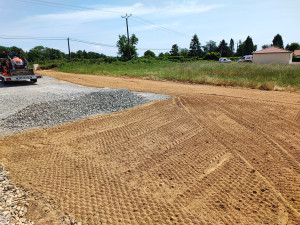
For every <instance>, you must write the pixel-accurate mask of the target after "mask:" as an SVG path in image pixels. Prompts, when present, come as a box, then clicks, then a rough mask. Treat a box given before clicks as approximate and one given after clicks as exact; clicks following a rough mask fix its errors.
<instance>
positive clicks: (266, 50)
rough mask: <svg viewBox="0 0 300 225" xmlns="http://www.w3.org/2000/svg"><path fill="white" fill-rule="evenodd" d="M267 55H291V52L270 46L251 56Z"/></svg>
mask: <svg viewBox="0 0 300 225" xmlns="http://www.w3.org/2000/svg"><path fill="white" fill-rule="evenodd" d="M268 53H292V52H291V51H288V50H285V49H282V48H277V47H275V46H271V47H270V48H266V49H263V50H260V51H256V52H253V54H268Z"/></svg>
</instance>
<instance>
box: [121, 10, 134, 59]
mask: <svg viewBox="0 0 300 225" xmlns="http://www.w3.org/2000/svg"><path fill="white" fill-rule="evenodd" d="M131 16H132V14H129V15H127V13H126V15H125V16H121V17H122V18H123V19H124V18H125V19H126V27H127V42H128V53H129V59H131V54H130V40H129V29H128V18H129V17H131Z"/></svg>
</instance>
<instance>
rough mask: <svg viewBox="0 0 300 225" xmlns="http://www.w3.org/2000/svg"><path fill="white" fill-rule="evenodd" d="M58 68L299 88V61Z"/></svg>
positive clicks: (134, 63)
mask: <svg viewBox="0 0 300 225" xmlns="http://www.w3.org/2000/svg"><path fill="white" fill-rule="evenodd" d="M58 70H59V71H62V72H67V73H79V74H101V75H117V76H124V75H125V76H131V77H144V78H150V79H158V80H172V81H182V82H191V83H198V84H211V85H224V86H241V87H249V88H257V89H264V90H274V89H276V88H277V87H282V88H286V89H289V90H293V89H294V90H299V89H300V65H279V64H255V63H235V62H234V63H231V64H220V63H218V62H209V61H196V62H184V63H182V62H169V61H155V60H144V61H130V62H113V63H99V64H95V63H88V62H72V63H63V64H61V65H60V66H59V69H58Z"/></svg>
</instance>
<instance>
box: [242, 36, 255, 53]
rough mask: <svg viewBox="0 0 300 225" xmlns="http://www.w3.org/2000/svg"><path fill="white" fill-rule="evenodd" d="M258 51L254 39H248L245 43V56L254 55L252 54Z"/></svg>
mask: <svg viewBox="0 0 300 225" xmlns="http://www.w3.org/2000/svg"><path fill="white" fill-rule="evenodd" d="M255 50H256V48H255V46H254V44H253V41H252V38H251V37H250V36H248V37H247V39H246V40H245V43H244V51H243V52H244V55H252V52H254V51H255Z"/></svg>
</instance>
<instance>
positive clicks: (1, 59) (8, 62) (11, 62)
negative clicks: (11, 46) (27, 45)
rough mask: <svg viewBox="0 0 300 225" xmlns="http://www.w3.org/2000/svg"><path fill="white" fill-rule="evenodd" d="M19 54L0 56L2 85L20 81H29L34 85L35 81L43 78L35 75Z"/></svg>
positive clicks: (4, 53) (3, 54)
mask: <svg viewBox="0 0 300 225" xmlns="http://www.w3.org/2000/svg"><path fill="white" fill-rule="evenodd" d="M21 54H22V52H19V53H15V52H12V53H6V52H3V53H2V54H0V79H1V81H2V83H3V84H7V83H8V82H10V81H22V80H30V81H31V82H33V83H35V82H37V79H39V78H43V76H42V75H41V74H35V73H34V72H33V69H29V67H28V62H27V60H26V58H25V57H22V56H21Z"/></svg>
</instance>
